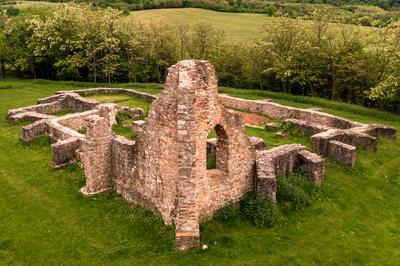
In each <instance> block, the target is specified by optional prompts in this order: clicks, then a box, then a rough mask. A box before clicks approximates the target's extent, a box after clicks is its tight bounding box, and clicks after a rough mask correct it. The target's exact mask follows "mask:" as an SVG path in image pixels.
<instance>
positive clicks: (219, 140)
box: [206, 125, 228, 171]
mask: <svg viewBox="0 0 400 266" xmlns="http://www.w3.org/2000/svg"><path fill="white" fill-rule="evenodd" d="M227 160H228V136H227V134H226V131H225V129H224V128H223V127H222V126H221V125H216V126H215V127H214V128H213V129H212V130H211V131H210V134H209V135H208V141H207V161H206V163H207V170H211V169H218V170H221V171H226V170H227Z"/></svg>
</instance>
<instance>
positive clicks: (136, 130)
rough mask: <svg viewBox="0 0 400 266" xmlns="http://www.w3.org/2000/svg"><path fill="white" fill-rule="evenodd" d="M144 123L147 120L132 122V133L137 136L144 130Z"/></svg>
mask: <svg viewBox="0 0 400 266" xmlns="http://www.w3.org/2000/svg"><path fill="white" fill-rule="evenodd" d="M144 123H146V121H144V120H136V121H133V122H132V133H133V134H134V135H136V136H137V135H138V134H139V132H140V131H141V130H142V127H143V125H144Z"/></svg>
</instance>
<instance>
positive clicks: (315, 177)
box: [297, 150, 325, 186]
mask: <svg viewBox="0 0 400 266" xmlns="http://www.w3.org/2000/svg"><path fill="white" fill-rule="evenodd" d="M297 164H298V168H300V169H302V170H303V172H304V173H305V174H306V175H307V176H309V177H310V178H311V180H312V181H313V182H314V184H316V185H317V186H320V185H321V184H322V181H323V180H324V175H325V165H324V159H322V158H321V157H320V156H318V155H317V154H315V153H312V152H310V151H308V150H301V151H299V152H298V153H297Z"/></svg>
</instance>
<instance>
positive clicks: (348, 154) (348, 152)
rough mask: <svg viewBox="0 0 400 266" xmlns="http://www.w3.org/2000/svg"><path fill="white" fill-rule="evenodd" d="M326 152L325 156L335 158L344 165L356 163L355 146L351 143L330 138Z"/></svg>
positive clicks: (350, 165) (351, 165)
mask: <svg viewBox="0 0 400 266" xmlns="http://www.w3.org/2000/svg"><path fill="white" fill-rule="evenodd" d="M326 152H327V154H326V156H329V157H332V158H335V159H336V160H338V161H339V162H341V163H342V164H344V165H346V166H349V167H353V166H354V164H355V163H356V147H354V146H352V145H349V144H346V143H343V142H340V141H336V140H330V141H329V142H328V147H327V151H326Z"/></svg>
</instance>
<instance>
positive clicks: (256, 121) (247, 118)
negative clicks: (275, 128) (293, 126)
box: [234, 110, 272, 126]
mask: <svg viewBox="0 0 400 266" xmlns="http://www.w3.org/2000/svg"><path fill="white" fill-rule="evenodd" d="M234 112H236V113H238V114H240V115H241V116H242V117H243V123H245V124H249V125H253V126H262V125H265V124H267V123H270V122H272V119H271V118H269V117H268V116H264V115H259V114H254V113H247V112H242V111H236V110H234Z"/></svg>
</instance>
